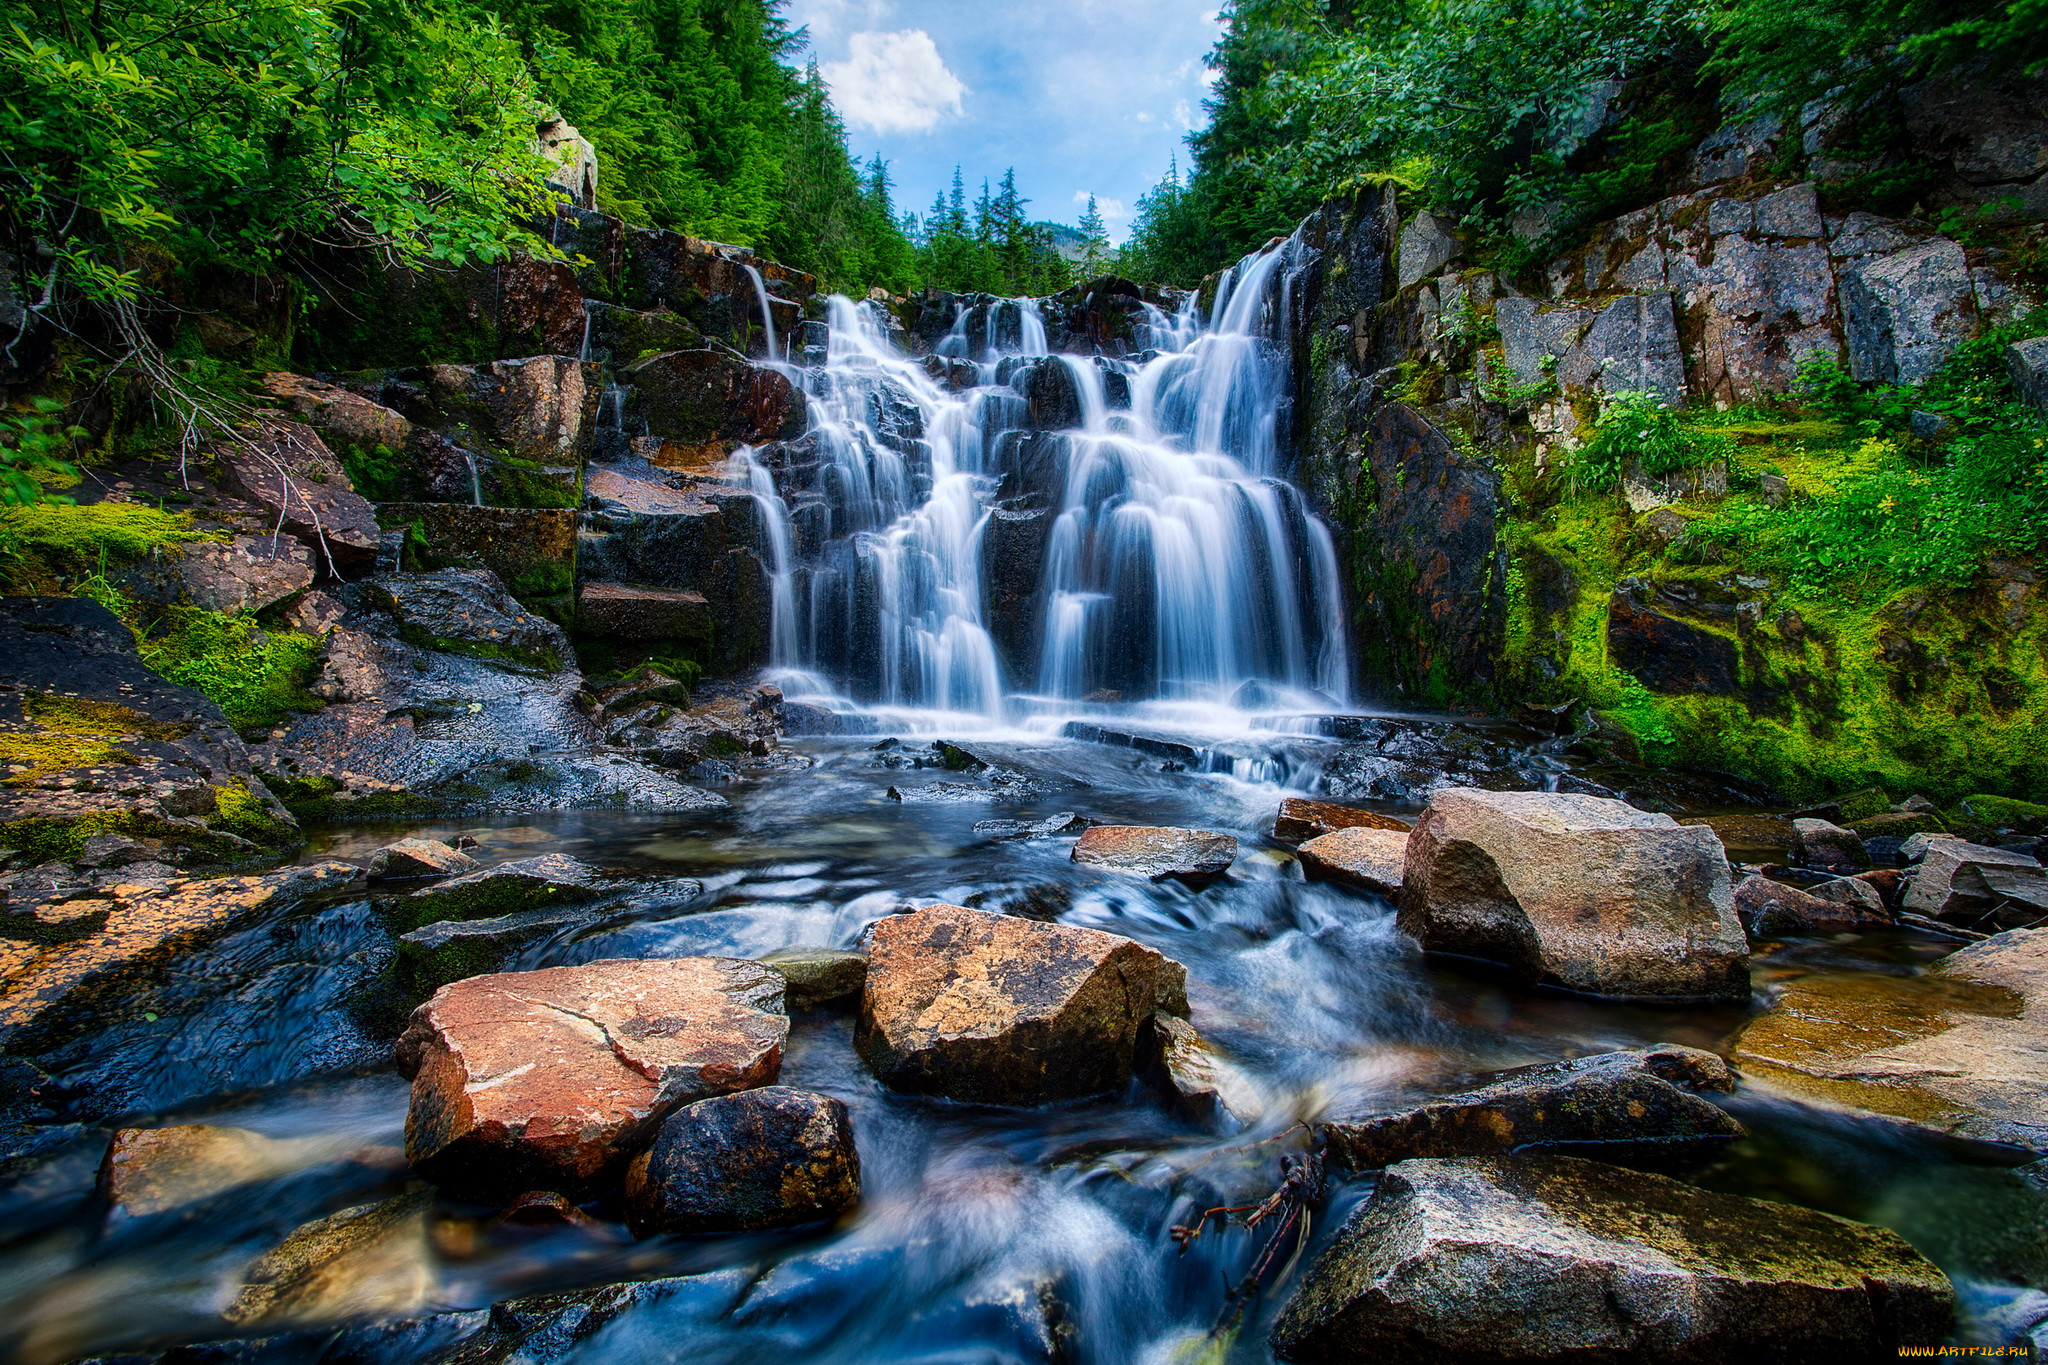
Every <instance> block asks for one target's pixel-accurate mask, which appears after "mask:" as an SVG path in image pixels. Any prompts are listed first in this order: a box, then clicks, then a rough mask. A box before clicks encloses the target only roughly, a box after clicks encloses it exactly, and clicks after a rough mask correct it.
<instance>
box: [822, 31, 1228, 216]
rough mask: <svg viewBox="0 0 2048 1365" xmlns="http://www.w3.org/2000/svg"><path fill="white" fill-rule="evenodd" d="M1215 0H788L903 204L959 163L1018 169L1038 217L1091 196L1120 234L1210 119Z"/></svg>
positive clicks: (856, 146) (867, 150)
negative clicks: (1022, 0) (1206, 106)
mask: <svg viewBox="0 0 2048 1365" xmlns="http://www.w3.org/2000/svg"><path fill="white" fill-rule="evenodd" d="M1217 9H1218V0H1033V3H1026V4H1017V3H1010V4H999V3H991V0H789V3H788V4H787V5H786V6H785V10H784V13H785V17H786V18H787V20H788V22H789V24H790V25H791V26H792V27H795V26H796V25H799V24H801V25H808V26H809V28H810V32H811V44H812V50H813V51H814V52H815V54H816V56H817V59H818V62H819V65H820V67H821V69H822V70H823V71H824V73H825V78H826V80H827V81H828V82H829V83H830V85H831V87H832V102H833V103H834V104H835V105H836V106H838V109H839V112H840V114H841V116H842V117H844V118H845V120H846V124H847V131H848V134H849V141H850V143H851V145H852V148H853V151H854V154H855V155H857V156H859V157H862V158H863V159H864V158H866V157H867V156H868V155H870V154H872V153H874V152H877V151H879V152H880V153H881V154H882V156H883V157H884V159H886V160H887V161H888V162H889V163H890V173H891V175H892V176H893V177H894V178H895V181H896V185H897V191H896V198H897V206H898V207H899V208H912V209H916V210H917V211H918V212H920V213H921V212H923V211H924V210H925V209H926V208H927V207H929V206H930V204H931V202H932V195H933V194H934V193H935V192H937V191H939V190H942V189H945V188H946V187H947V186H948V185H950V184H951V182H952V178H953V166H954V164H955V163H956V162H957V163H958V164H959V165H960V168H961V170H962V172H963V173H964V174H965V175H966V176H967V178H968V192H969V195H970V197H971V196H972V195H973V194H974V193H975V192H976V191H977V190H978V189H979V186H980V179H981V177H982V176H987V177H988V178H989V179H990V180H994V179H995V178H996V177H998V176H1000V175H1001V174H1002V173H1003V170H1004V168H1005V167H1008V166H1014V167H1016V169H1017V187H1018V189H1019V190H1021V191H1022V192H1023V193H1024V195H1025V196H1026V197H1027V198H1029V199H1030V200H1031V201H1032V202H1031V206H1030V208H1029V209H1028V210H1027V212H1029V213H1030V214H1031V216H1033V217H1034V218H1043V219H1049V220H1052V221H1055V222H1063V223H1071V222H1073V221H1074V220H1075V219H1076V218H1078V217H1079V216H1080V213H1081V210H1082V207H1083V203H1084V202H1085V200H1086V199H1087V197H1088V195H1089V194H1091V193H1092V194H1094V195H1095V196H1096V201H1097V203H1098V205H1099V206H1100V207H1101V209H1102V213H1103V218H1104V221H1105V223H1106V225H1107V226H1108V228H1109V231H1110V236H1111V238H1112V239H1114V240H1119V241H1120V240H1122V238H1123V236H1124V233H1125V231H1126V230H1127V228H1128V226H1129V222H1130V214H1131V211H1132V209H1133V208H1134V207H1135V205H1136V203H1137V199H1138V196H1139V195H1141V194H1143V193H1144V192H1145V191H1146V190H1147V189H1149V188H1151V186H1152V185H1153V183H1154V182H1156V181H1157V180H1158V179H1159V178H1160V176H1161V175H1162V174H1164V173H1165V171H1166V166H1167V159H1168V158H1169V157H1171V156H1173V155H1175V154H1179V156H1180V159H1181V165H1182V166H1183V168H1185V166H1186V165H1187V152H1186V148H1185V147H1184V146H1183V145H1182V141H1181V140H1182V139H1183V138H1184V137H1186V136H1187V133H1188V130H1189V129H1191V128H1193V127H1195V126H1197V125H1198V124H1200V122H1201V121H1202V117H1203V115H1202V99H1203V97H1204V96H1205V95H1206V94H1207V93H1208V89H1209V80H1210V77H1211V74H1212V73H1210V72H1209V71H1208V69H1207V68H1206V67H1205V66H1204V65H1203V64H1202V58H1203V56H1204V55H1205V54H1206V53H1207V52H1208V51H1209V48H1210V47H1211V46H1212V45H1213V44H1214V43H1215V41H1216V38H1217V35H1218V34H1219V33H1220V32H1221V29H1220V28H1219V21H1218V18H1217Z"/></svg>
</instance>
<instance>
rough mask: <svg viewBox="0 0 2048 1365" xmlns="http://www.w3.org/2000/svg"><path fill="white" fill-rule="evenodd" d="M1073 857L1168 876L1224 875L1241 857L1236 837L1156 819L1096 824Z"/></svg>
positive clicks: (1158, 878) (1157, 876) (1159, 877)
mask: <svg viewBox="0 0 2048 1365" xmlns="http://www.w3.org/2000/svg"><path fill="white" fill-rule="evenodd" d="M1072 856H1073V860H1074V861H1075V862H1077V863H1088V864H1090V865H1091V866H1094V867H1107V868H1114V869H1116V870H1117V871H1119V872H1135V873H1138V874H1139V875H1141V876H1146V877H1150V878H1151V879H1152V880H1153V881H1155V882H1156V881H1163V880H1165V879H1166V878H1168V877H1181V878H1189V879H1199V878H1205V877H1220V876H1222V875H1223V874H1224V873H1225V872H1227V871H1229V870H1230V865H1231V864H1232V863H1234V862H1236V861H1237V840H1236V839H1234V838H1232V837H1231V836H1230V835H1228V834H1212V833H1210V832H1209V831H1208V830H1201V829H1175V828H1173V827H1171V826H1152V825H1096V826H1095V827H1094V828H1092V829H1088V830H1084V831H1083V832H1082V834H1081V838H1080V840H1079V842H1077V843H1076V844H1075V845H1074V852H1073V855H1072Z"/></svg>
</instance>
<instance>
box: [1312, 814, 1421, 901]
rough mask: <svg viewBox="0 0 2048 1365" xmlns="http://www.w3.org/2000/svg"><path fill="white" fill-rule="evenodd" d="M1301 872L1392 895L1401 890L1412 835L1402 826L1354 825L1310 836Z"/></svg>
mask: <svg viewBox="0 0 2048 1365" xmlns="http://www.w3.org/2000/svg"><path fill="white" fill-rule="evenodd" d="M1299 856H1300V858H1301V874H1302V875H1303V876H1304V877H1307V878H1308V879H1309V880H1310V881H1312V882H1336V883H1338V884H1339V885H1341V886H1349V887H1353V888H1355V889H1357V890H1359V891H1370V892H1372V893H1373V894H1374V895H1376V896H1387V897H1389V898H1391V897H1394V896H1398V895H1400V894H1401V877H1402V869H1403V867H1404V866H1405V865H1406V863H1407V859H1408V836H1407V835H1406V834H1403V833H1401V832H1400V831H1399V830H1392V829H1373V828H1370V827H1367V826H1362V825H1354V826H1352V827H1351V828H1349V829H1340V830H1338V831H1337V832H1336V833H1334V834H1325V835H1322V836H1320V837H1318V838H1314V839H1311V840H1309V841H1308V842H1307V843H1305V844H1303V845H1302V846H1301V849H1300V854H1299Z"/></svg>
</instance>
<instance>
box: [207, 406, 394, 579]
mask: <svg viewBox="0 0 2048 1365" xmlns="http://www.w3.org/2000/svg"><path fill="white" fill-rule="evenodd" d="M211 449H212V452H213V455H214V459H215V462H216V463H217V464H218V465H219V469H220V480H221V486H222V487H223V488H225V489H226V490H227V491H228V492H230V493H232V494H234V495H235V496H236V497H238V498H241V499H242V500H243V501H245V502H252V503H255V504H256V505H257V506H258V507H261V508H263V509H264V510H265V511H266V512H268V513H269V514H270V516H271V517H272V518H273V519H274V520H275V521H276V523H277V524H278V525H280V526H282V527H283V529H284V531H285V533H286V534H287V535H292V536H296V537H297V538H299V539H300V540H303V541H305V542H306V543H307V544H308V545H310V546H312V547H313V548H314V549H315V550H316V551H318V552H319V553H320V556H321V560H322V567H323V568H325V567H327V566H328V565H329V564H331V565H332V566H333V567H334V569H335V570H336V571H337V572H339V573H342V574H345V575H350V576H352V575H354V574H356V573H360V572H363V571H365V570H367V569H369V568H370V567H371V566H372V565H374V564H375V562H376V558H377V538H378V535H379V531H378V528H377V514H376V511H375V509H374V508H372V507H371V506H370V504H369V502H368V501H367V500H366V499H365V498H363V497H362V495H361V494H359V493H357V492H356V491H355V490H354V489H353V488H352V487H351V486H350V484H349V481H348V474H347V472H346V471H344V470H343V469H342V466H341V461H340V460H338V459H336V458H335V455H334V452H333V451H331V450H329V449H328V448H327V446H326V443H325V442H323V441H322V440H321V439H320V438H319V437H318V436H317V435H315V434H314V432H313V429H312V428H311V427H309V426H306V425H304V424H303V423H300V422H285V421H277V420H271V419H265V420H262V421H258V422H254V423H251V424H249V425H247V426H245V427H243V428H242V429H241V430H240V431H238V432H237V433H236V434H235V435H234V436H233V437H230V438H223V439H222V440H220V441H219V442H217V443H215V445H214V446H213V447H212V448H211Z"/></svg>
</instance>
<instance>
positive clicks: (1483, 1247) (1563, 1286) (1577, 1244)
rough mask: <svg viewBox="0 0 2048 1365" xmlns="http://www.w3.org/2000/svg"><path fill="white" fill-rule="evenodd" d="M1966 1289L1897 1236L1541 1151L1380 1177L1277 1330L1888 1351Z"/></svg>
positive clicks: (1474, 1350)
mask: <svg viewBox="0 0 2048 1365" xmlns="http://www.w3.org/2000/svg"><path fill="white" fill-rule="evenodd" d="M1954 1303H1955V1291H1954V1290H1953V1288H1952V1287H1951V1286H1950V1285H1949V1282H1948V1277H1947V1276H1945V1275H1943V1274H1942V1273H1941V1271H1940V1270H1938V1269H1936V1268H1935V1267H1934V1266H1933V1265H1932V1264H1931V1263H1929V1262H1928V1261H1927V1260H1926V1259H1925V1258H1924V1257H1922V1256H1921V1255H1920V1254H1919V1253H1918V1252H1916V1251H1914V1250H1913V1248H1912V1247H1911V1246H1909V1245H1907V1243H1906V1241H1905V1240H1904V1239H1903V1238H1901V1237H1900V1236H1899V1235H1898V1234H1897V1233H1894V1232H1891V1231H1889V1230H1887V1229H1884V1228H1874V1227H1866V1226H1863V1225H1862V1224H1858V1223H1851V1222H1849V1221H1848V1220H1846V1219H1842V1218H1835V1217H1832V1216H1830V1215H1828V1214H1824V1213H1815V1212H1813V1211H1811V1210H1808V1209H1802V1208H1795V1207H1793V1206H1791V1205H1788V1204H1777V1203H1769V1202H1766V1201H1764V1200H1761V1199H1745V1198H1740V1197H1738V1196H1734V1195H1725V1194H1711V1193H1709V1192H1707V1191H1705V1190H1699V1189H1694V1188H1693V1187H1692V1186H1690V1185H1683V1184H1680V1183H1679V1182H1678V1181H1676V1180H1671V1179H1668V1178H1666V1177H1664V1176H1659V1175H1650V1174H1645V1173H1643V1172H1639V1171H1630V1170H1624V1169H1622V1168H1619V1167H1615V1166H1606V1165H1602V1164H1600V1163H1598V1162H1593V1161H1585V1160H1581V1159H1579V1158H1576V1157H1568V1156H1554V1155H1548V1154H1535V1153H1531V1154H1528V1155H1522V1156H1513V1157H1485V1158H1475V1159H1466V1160H1451V1161H1446V1160H1417V1161H1404V1162H1401V1163H1399V1164H1398V1165H1395V1166H1390V1167H1388V1168H1387V1170H1386V1172H1385V1173H1384V1174H1382V1175H1381V1176H1380V1180H1379V1184H1378V1186H1377V1187H1376V1188H1375V1190H1374V1192H1373V1196H1372V1198H1371V1199H1370V1200H1368V1201H1367V1202H1366V1203H1365V1204H1363V1205H1361V1206H1360V1207H1359V1209H1358V1210H1357V1212H1355V1213H1354V1214H1352V1216H1351V1218H1350V1220H1349V1221H1348V1222H1347V1223H1345V1225H1344V1226H1343V1228H1342V1229H1340V1230H1339V1231H1338V1233H1337V1237H1336V1240H1335V1242H1334V1243H1333V1244H1332V1245H1331V1246H1330V1248H1329V1250H1327V1251H1325V1252H1324V1253H1323V1255H1322V1256H1321V1257H1320V1258H1319V1259H1318V1260H1317V1261H1316V1263H1315V1264H1314V1265H1313V1266H1312V1267H1311V1268H1310V1270H1309V1272H1308V1274H1307V1276H1306V1277H1305V1278H1304V1279H1303V1281H1302V1286H1301V1289H1300V1290H1299V1291H1298V1292H1297V1293H1296V1294H1295V1296H1294V1298H1293V1300H1292V1301H1291V1302H1290V1303H1288V1305H1287V1307H1286V1309H1285V1310H1284V1311H1283V1312H1282V1313H1281V1315H1280V1319H1279V1322H1278V1323H1277V1324H1276V1325H1275V1327H1274V1329H1273V1349H1274V1353H1275V1354H1276V1355H1278V1356H1279V1357H1280V1358H1281V1359H1282V1360H1299V1361H1329V1362H1336V1361H1365V1360H1392V1359H1406V1358H1418V1357H1427V1358H1429V1359H1433V1360H1446V1361H1560V1362H1562V1361H1581V1360H1583V1361H1596V1360H1597V1361H1617V1362H1618V1361H1630V1362H1645V1363H1646V1365H1652V1363H1656V1362H1669V1365H1678V1363H1679V1362H1684V1363H1685V1365H1720V1363H1721V1362H1726V1363H1727V1365H1747V1362H1751V1361H1782V1362H1786V1365H1792V1363H1793V1362H1800V1361H1809V1360H1831V1361H1833V1360H1842V1361H1849V1360H1857V1361H1872V1362H1876V1361H1890V1360H1895V1359H1897V1358H1898V1354H1899V1348H1900V1347H1901V1346H1907V1345H1913V1346H1938V1345H1939V1344H1940V1343H1941V1342H1942V1341H1943V1340H1945V1339H1946V1338H1947V1336H1948V1332H1949V1323H1950V1317H1951V1315H1952V1313H1953V1310H1954Z"/></svg>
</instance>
